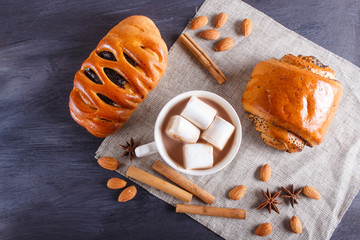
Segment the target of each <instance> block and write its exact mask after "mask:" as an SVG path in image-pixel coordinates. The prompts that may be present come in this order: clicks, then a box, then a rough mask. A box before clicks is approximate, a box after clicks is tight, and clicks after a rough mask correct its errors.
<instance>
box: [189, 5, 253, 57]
mask: <svg viewBox="0 0 360 240" xmlns="http://www.w3.org/2000/svg"><path fill="white" fill-rule="evenodd" d="M227 20H228V15H227V13H224V12H221V13H219V14H218V15H217V16H216V18H215V22H214V25H215V28H216V29H219V28H221V27H222V26H224V25H225V23H226V22H227ZM208 22H209V20H208V18H207V17H206V16H199V17H197V18H195V19H194V20H193V21H192V22H191V25H190V29H191V30H197V29H200V28H202V27H204V26H205V25H206V24H207V23H208ZM216 29H207V30H204V31H202V32H201V33H200V36H201V37H202V38H204V39H207V40H216V39H219V38H220V32H219V31H218V30H216ZM241 32H242V34H243V35H244V36H245V37H247V36H249V35H250V34H251V32H252V22H251V20H250V19H244V20H243V21H242V24H241ZM233 46H234V39H233V38H231V37H226V38H223V39H221V40H220V41H219V43H218V44H217V45H216V48H215V50H216V51H217V52H222V51H226V50H229V49H230V48H232V47H233Z"/></svg>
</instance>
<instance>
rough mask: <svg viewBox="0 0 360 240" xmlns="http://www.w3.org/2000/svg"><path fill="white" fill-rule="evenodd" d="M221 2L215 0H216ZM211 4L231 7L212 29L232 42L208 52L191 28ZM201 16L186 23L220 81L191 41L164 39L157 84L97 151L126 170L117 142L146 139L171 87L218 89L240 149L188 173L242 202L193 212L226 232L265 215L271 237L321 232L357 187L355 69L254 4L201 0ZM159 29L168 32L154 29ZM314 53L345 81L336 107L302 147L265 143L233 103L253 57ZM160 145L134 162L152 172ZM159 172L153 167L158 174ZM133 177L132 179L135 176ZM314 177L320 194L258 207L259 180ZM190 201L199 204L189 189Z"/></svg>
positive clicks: (272, 186)
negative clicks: (228, 214) (238, 130)
mask: <svg viewBox="0 0 360 240" xmlns="http://www.w3.org/2000/svg"><path fill="white" fill-rule="evenodd" d="M219 6H221V7H219ZM219 12H226V13H228V15H229V19H228V22H227V23H226V24H225V25H224V26H223V27H222V28H220V29H219V31H220V34H221V37H232V38H233V39H234V40H235V45H234V47H233V48H232V49H231V50H228V51H225V52H215V51H214V49H215V46H216V43H217V42H218V41H209V40H204V39H201V38H200V37H199V33H200V31H202V30H205V29H209V28H214V26H213V21H214V18H215V16H216V15H217V14H218V13H219ZM200 15H205V16H207V17H208V18H209V23H208V25H207V26H206V27H204V28H202V29H199V30H195V31H191V30H189V29H188V28H186V29H185V30H184V32H187V33H188V34H189V35H190V36H191V37H192V38H193V39H194V40H195V41H196V42H197V43H198V44H199V45H200V46H201V47H202V48H203V49H204V51H205V52H206V53H208V55H209V56H210V57H211V58H212V59H213V61H214V62H215V63H216V64H217V65H218V67H219V68H220V69H221V70H222V71H223V72H224V74H225V75H226V76H227V77H228V80H227V82H225V83H224V84H223V85H219V84H218V83H217V82H216V80H215V79H214V78H213V77H212V76H211V75H210V74H209V73H208V72H207V70H206V69H205V68H204V67H203V66H202V65H201V64H200V63H199V62H198V60H197V59H196V58H195V57H194V56H193V55H192V54H191V53H190V52H189V50H188V49H187V48H186V47H185V46H184V45H183V44H182V43H181V42H180V41H179V40H177V41H176V42H175V43H174V45H173V46H172V47H171V50H170V54H169V63H168V68H167V70H166V73H165V75H164V77H163V78H162V79H161V80H160V82H159V85H158V86H157V87H156V89H155V90H154V91H153V92H151V93H150V94H149V96H148V97H147V98H146V99H145V101H144V102H143V103H141V104H140V106H139V108H138V109H137V110H136V111H135V113H134V114H133V115H132V116H131V118H130V120H129V121H128V122H127V123H126V124H125V125H124V126H123V128H122V129H121V130H120V131H118V132H117V133H116V134H114V135H111V136H109V137H107V138H106V139H105V140H104V141H103V143H102V144H101V146H100V147H99V149H98V151H97V152H96V157H97V158H98V157H101V156H113V157H115V158H117V159H120V168H119V173H120V174H125V172H126V170H127V169H128V167H129V164H130V162H129V161H127V160H125V159H124V158H123V159H121V158H120V155H121V154H122V151H121V148H120V147H119V144H123V143H125V142H126V141H128V140H129V139H130V137H134V139H136V140H140V141H141V142H142V143H146V142H152V141H153V137H154V136H153V130H154V124H155V120H156V117H157V115H158V113H159V112H160V110H161V108H162V107H163V106H164V105H165V104H166V103H167V102H168V101H169V100H170V99H171V98H173V97H174V96H176V95H178V94H180V93H182V92H186V91H191V90H206V91H211V92H214V93H216V94H218V95H220V96H221V97H223V98H225V99H226V100H227V101H229V103H230V104H231V105H232V106H233V107H234V108H235V110H236V112H237V113H238V115H239V117H240V121H241V123H242V128H243V139H242V143H241V147H240V151H239V153H238V154H237V156H236V157H235V159H234V160H233V162H232V163H231V164H230V165H228V166H227V167H226V168H225V169H223V170H222V171H220V172H218V173H215V174H212V175H207V176H200V177H199V176H190V175H186V177H187V178H189V179H190V180H191V181H193V182H195V183H196V184H198V185H199V186H200V187H202V188H204V189H205V190H207V191H208V192H210V193H211V194H213V195H214V196H215V197H216V200H215V202H214V204H213V206H216V207H229V208H242V209H246V210H247V218H246V220H237V219H226V218H216V217H208V216H200V215H191V217H192V218H194V219H195V220H196V221H198V222H200V223H201V224H203V225H205V226H206V227H208V228H209V229H211V230H212V231H214V232H215V233H217V234H218V235H220V236H221V237H223V238H225V239H251V238H253V237H254V236H255V235H254V231H255V228H256V227H257V226H258V225H259V224H261V223H264V222H270V223H271V224H272V225H273V229H274V230H273V232H272V233H271V235H269V237H271V239H329V238H330V237H331V235H332V233H333V231H334V230H335V228H336V226H337V225H338V223H339V222H340V220H341V218H342V217H343V215H344V213H345V211H346V210H347V208H348V207H349V206H350V204H351V201H352V200H353V199H354V197H355V196H356V194H357V193H358V191H359V188H360V174H359V172H360V161H359V159H360V124H359V122H358V119H360V97H359V96H360V95H359V94H358V93H359V92H360V82H359V81H358V78H359V76H360V69H359V68H357V67H356V66H354V65H353V64H351V63H350V62H348V61H346V60H344V59H342V58H341V57H339V56H337V55H335V54H333V53H331V52H329V51H327V50H326V49H324V48H322V47H320V46H318V45H317V44H315V43H313V42H311V41H309V40H307V39H305V38H303V37H301V36H300V35H298V34H296V33H295V32H293V31H291V30H289V29H287V28H285V27H284V26H282V25H280V24H279V23H277V22H275V21H274V20H273V19H271V18H270V17H268V16H266V15H264V14H263V13H262V12H260V11H258V10H256V9H254V8H253V7H251V6H249V5H247V4H246V3H244V2H241V1H238V0H220V1H219V0H207V1H205V2H204V4H203V5H202V6H201V8H200V9H199V11H198V13H197V16H200ZM245 18H250V19H251V20H252V22H253V32H252V34H251V35H250V36H249V37H246V38H245V37H244V36H242V35H241V32H240V25H241V21H242V20H243V19H245ZM162 34H166V33H162ZM288 53H292V54H294V55H298V54H302V55H312V56H316V57H317V58H318V59H319V60H320V61H321V62H322V63H323V64H326V65H329V66H330V67H331V68H332V69H333V70H334V71H335V73H336V76H337V79H338V80H339V81H340V82H341V84H342V86H343V90H344V93H343V96H342V99H341V102H340V107H339V109H338V111H337V113H336V115H335V118H334V120H333V122H332V124H331V125H330V128H329V130H328V132H327V135H326V136H325V138H324V141H323V142H322V144H321V145H319V146H316V147H314V148H309V147H306V148H305V149H304V150H303V151H302V152H300V153H295V154H289V153H285V152H280V151H277V150H275V149H273V148H271V147H269V146H267V145H266V144H265V143H264V142H263V141H262V140H261V139H260V137H259V134H258V133H257V132H256V131H255V130H254V129H253V127H252V124H251V121H250V120H249V118H248V117H247V115H246V114H245V112H244V109H243V107H242V105H241V98H242V93H243V91H244V89H245V86H246V84H247V82H248V80H249V77H250V75H251V72H252V70H253V68H254V66H255V65H256V64H257V63H258V62H259V61H263V60H266V59H269V58H278V59H279V58H281V57H282V56H283V55H285V54H288ZM157 159H161V158H160V155H159V154H154V155H151V156H148V157H145V158H143V159H141V160H137V159H135V160H134V161H133V165H134V166H136V167H139V168H141V169H143V170H145V171H147V172H150V173H152V174H154V175H156V176H160V175H159V174H157V173H156V172H155V171H154V170H152V169H151V166H152V164H153V163H154V161H155V160H157ZM266 163H268V164H269V165H270V166H271V168H272V176H271V179H270V181H269V182H267V183H264V182H261V181H260V180H259V177H258V176H259V172H260V167H261V166H262V165H263V164H266ZM160 177H161V176H160ZM136 182H137V181H136ZM240 184H242V185H246V187H247V192H246V194H245V196H244V197H243V198H242V199H241V200H239V201H232V200H230V199H229V198H228V197H227V194H228V192H229V190H230V189H232V188H233V187H235V186H236V185H240ZM290 184H294V185H295V187H303V186H306V185H310V186H314V187H315V188H316V189H317V190H318V191H319V192H320V193H321V194H322V199H321V200H312V199H309V198H306V197H304V198H303V199H300V200H299V204H298V205H296V204H295V208H292V207H291V206H290V204H289V203H288V202H286V203H284V204H282V205H279V210H280V212H281V214H280V215H278V214H277V213H275V212H274V211H272V214H269V213H268V212H267V210H265V209H263V210H260V211H258V210H256V207H257V205H258V204H259V203H260V202H261V201H263V196H262V194H261V190H262V189H263V190H266V188H269V190H270V191H271V192H272V193H274V192H275V191H278V190H279V187H280V186H286V187H288V186H289V185H290ZM140 185H141V186H143V187H144V188H145V189H147V190H148V191H149V192H150V193H152V194H154V195H155V196H157V197H158V198H160V199H162V200H164V201H166V202H167V203H169V204H172V205H175V204H177V203H182V202H181V201H180V200H178V199H175V198H174V197H172V196H169V195H167V194H165V193H162V192H160V191H158V190H156V189H154V188H151V187H149V186H145V185H143V184H141V183H140ZM191 203H192V204H199V205H205V204H204V203H203V202H201V201H200V200H198V199H197V198H195V197H194V198H193V200H192V202H191ZM293 215H297V216H298V217H299V218H300V220H301V221H302V224H303V233H302V234H300V235H295V234H293V233H292V232H291V230H290V227H289V221H290V218H291V217H292V216H293Z"/></svg>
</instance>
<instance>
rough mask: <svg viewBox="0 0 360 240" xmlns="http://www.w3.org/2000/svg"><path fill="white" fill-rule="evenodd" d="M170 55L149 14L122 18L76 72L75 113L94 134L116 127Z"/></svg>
mask: <svg viewBox="0 0 360 240" xmlns="http://www.w3.org/2000/svg"><path fill="white" fill-rule="evenodd" d="M167 57H168V49H167V46H166V44H165V42H164V40H163V39H162V38H161V35H160V32H159V30H158V29H157V27H156V26H155V24H154V22H153V21H152V20H151V19H149V18H147V17H145V16H131V17H128V18H126V19H124V20H123V21H121V22H120V23H119V24H118V25H116V26H115V27H114V28H113V29H111V30H110V32H109V33H108V34H107V35H106V36H105V37H104V38H103V39H102V40H101V41H100V42H99V44H98V46H97V47H96V49H95V50H94V51H92V52H91V54H90V56H89V58H88V59H86V60H85V62H84V63H83V64H82V66H81V69H80V70H79V71H78V72H77V73H76V74H75V79H74V88H73V89H72V91H71V93H70V101H69V107H70V113H71V116H72V117H73V119H74V120H75V121H76V122H77V123H78V124H80V125H81V126H83V127H85V128H86V129H87V130H88V131H89V132H90V133H91V134H93V135H94V136H97V137H106V136H108V135H110V134H112V133H114V132H116V131H117V130H118V129H120V128H121V127H122V125H123V124H124V123H125V122H126V121H127V120H128V119H129V117H130V115H131V114H132V113H133V112H134V111H135V109H136V108H137V107H138V105H139V103H141V102H142V101H143V100H144V98H145V97H146V96H147V94H148V93H149V92H150V91H151V90H153V89H154V88H155V87H156V85H157V84H158V81H159V79H160V78H161V77H162V75H163V74H164V72H165V69H166V65H167Z"/></svg>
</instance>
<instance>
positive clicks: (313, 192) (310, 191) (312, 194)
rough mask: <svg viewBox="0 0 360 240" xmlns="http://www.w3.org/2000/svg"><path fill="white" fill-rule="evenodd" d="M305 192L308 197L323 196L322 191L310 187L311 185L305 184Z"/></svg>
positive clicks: (316, 197) (318, 197)
mask: <svg viewBox="0 0 360 240" xmlns="http://www.w3.org/2000/svg"><path fill="white" fill-rule="evenodd" d="M303 193H304V194H305V196H307V197H308V198H312V199H320V198H321V195H320V193H319V192H318V191H317V190H316V189H315V188H313V187H310V186H305V187H304V188H303Z"/></svg>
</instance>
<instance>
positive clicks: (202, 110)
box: [181, 96, 216, 130]
mask: <svg viewBox="0 0 360 240" xmlns="http://www.w3.org/2000/svg"><path fill="white" fill-rule="evenodd" d="M215 115H216V110H215V109H214V108H212V107H210V106H209V105H207V104H206V103H204V102H203V101H201V100H200V99H198V98H197V97H195V96H192V97H191V98H190V100H189V102H188V103H187V105H186V107H185V109H184V110H183V111H182V113H181V116H183V117H184V118H186V119H187V120H189V121H190V122H192V123H193V124H194V125H196V126H197V127H198V128H200V129H202V130H205V129H207V128H208V127H209V126H210V124H211V123H212V121H213V120H214V117H215Z"/></svg>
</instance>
